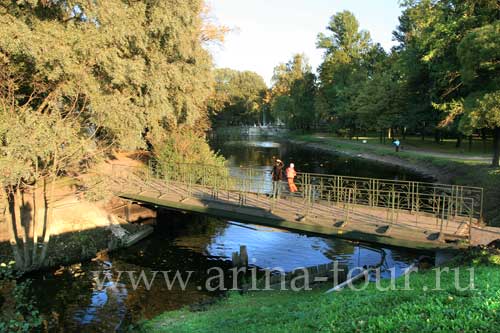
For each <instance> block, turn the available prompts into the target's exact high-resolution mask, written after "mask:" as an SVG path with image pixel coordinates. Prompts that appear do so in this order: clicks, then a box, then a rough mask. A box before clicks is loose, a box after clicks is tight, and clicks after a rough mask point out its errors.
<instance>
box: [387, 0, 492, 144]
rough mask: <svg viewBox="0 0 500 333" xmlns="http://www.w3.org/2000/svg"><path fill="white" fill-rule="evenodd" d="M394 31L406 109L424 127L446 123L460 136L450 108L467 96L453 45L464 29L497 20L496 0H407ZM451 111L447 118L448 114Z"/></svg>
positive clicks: (438, 127) (462, 36) (460, 37)
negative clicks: (403, 82) (405, 96)
mask: <svg viewBox="0 0 500 333" xmlns="http://www.w3.org/2000/svg"><path fill="white" fill-rule="evenodd" d="M402 6H403V8H404V11H403V14H402V16H401V17H400V25H399V27H398V29H397V31H395V33H394V36H395V39H396V40H397V41H399V42H400V44H399V45H398V46H397V48H396V50H397V52H398V53H399V54H400V59H401V62H402V64H401V67H400V68H402V69H403V70H404V72H405V77H406V82H407V83H406V85H407V88H408V92H409V95H408V109H410V110H411V111H412V112H411V113H412V114H414V115H417V122H418V125H417V126H419V127H420V128H421V130H422V131H423V132H424V131H425V130H426V128H428V127H430V128H432V129H434V130H435V131H436V135H437V136H436V139H437V140H439V137H440V132H442V130H443V129H444V128H448V129H449V130H451V131H452V132H455V135H456V136H458V137H460V135H461V134H460V133H458V131H457V129H458V127H457V126H456V125H454V123H453V121H454V120H455V118H456V119H457V120H459V119H460V117H461V115H460V113H457V112H456V108H454V107H455V106H456V105H457V103H459V101H460V100H461V99H463V98H464V97H465V95H467V88H466V87H465V86H464V82H463V79H462V77H461V72H460V61H459V59H458V55H457V47H458V45H459V43H460V42H461V41H462V39H463V38H464V37H465V36H466V35H467V34H468V32H469V31H471V30H472V29H475V28H477V27H481V26H483V25H485V24H489V23H491V22H493V21H495V20H498V11H499V9H500V7H499V4H498V1H496V0H480V1H476V0H465V1H463V0H422V1H415V0H408V1H405V2H403V4H402ZM450 114H451V117H450Z"/></svg>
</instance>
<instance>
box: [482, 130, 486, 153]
mask: <svg viewBox="0 0 500 333" xmlns="http://www.w3.org/2000/svg"><path fill="white" fill-rule="evenodd" d="M486 139H487V138H486V129H485V128H481V141H482V142H483V152H485V153H486V152H487V149H486Z"/></svg>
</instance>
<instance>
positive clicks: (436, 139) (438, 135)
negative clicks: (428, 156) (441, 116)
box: [434, 130, 441, 143]
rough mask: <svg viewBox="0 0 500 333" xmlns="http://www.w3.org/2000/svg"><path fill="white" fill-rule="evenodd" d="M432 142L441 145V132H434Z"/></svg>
mask: <svg viewBox="0 0 500 333" xmlns="http://www.w3.org/2000/svg"><path fill="white" fill-rule="evenodd" d="M434 142H436V143H441V132H440V131H439V130H435V131H434Z"/></svg>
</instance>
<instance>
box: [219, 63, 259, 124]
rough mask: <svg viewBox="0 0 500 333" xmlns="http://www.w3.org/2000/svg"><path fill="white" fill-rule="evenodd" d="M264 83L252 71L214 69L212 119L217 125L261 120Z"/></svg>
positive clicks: (252, 122)
mask: <svg viewBox="0 0 500 333" xmlns="http://www.w3.org/2000/svg"><path fill="white" fill-rule="evenodd" d="M266 91H267V86H266V84H265V82H264V79H263V78H262V77H261V76H260V75H259V74H257V73H254V72H251V71H243V72H240V71H236V70H232V69H229V68H221V69H216V70H215V91H214V96H213V97H212V98H211V99H210V104H209V107H210V112H211V118H212V121H213V123H214V124H216V125H239V124H247V125H248V124H250V125H253V124H255V123H259V122H261V121H262V108H263V105H264V97H265V94H266Z"/></svg>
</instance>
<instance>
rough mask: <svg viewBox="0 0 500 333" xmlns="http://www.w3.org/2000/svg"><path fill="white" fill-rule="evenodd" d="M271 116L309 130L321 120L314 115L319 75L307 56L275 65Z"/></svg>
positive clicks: (292, 126)
mask: <svg viewBox="0 0 500 333" xmlns="http://www.w3.org/2000/svg"><path fill="white" fill-rule="evenodd" d="M272 81H273V86H272V88H271V115H272V116H273V118H275V119H277V120H279V121H282V122H284V123H285V124H286V125H287V126H288V127H289V128H294V129H295V128H302V129H309V128H311V127H312V126H314V125H316V124H317V123H318V120H319V119H318V117H317V115H316V114H315V97H316V90H317V88H316V75H314V74H313V73H312V70H311V66H310V65H309V64H308V63H307V60H306V59H305V57H304V55H302V54H296V55H295V56H294V57H293V58H292V59H291V60H290V61H289V62H288V63H286V64H279V65H278V66H276V67H275V68H274V75H273V79H272Z"/></svg>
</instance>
